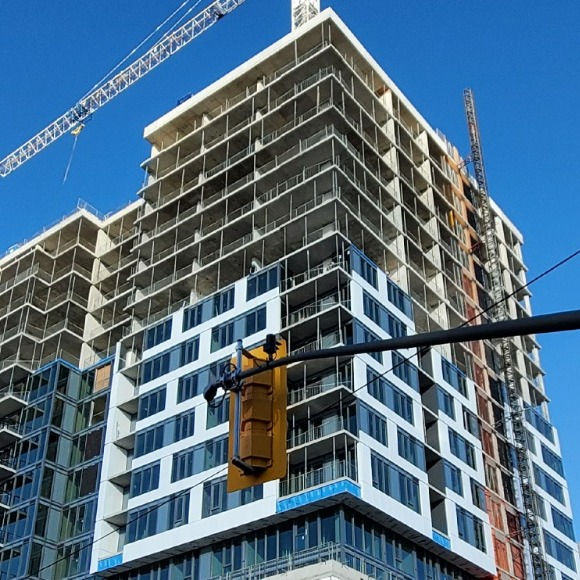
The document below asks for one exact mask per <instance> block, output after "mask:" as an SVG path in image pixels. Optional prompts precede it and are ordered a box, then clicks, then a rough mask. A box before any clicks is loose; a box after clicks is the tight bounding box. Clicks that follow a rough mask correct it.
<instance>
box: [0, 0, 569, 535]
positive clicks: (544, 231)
mask: <svg viewBox="0 0 580 580" xmlns="http://www.w3.org/2000/svg"><path fill="white" fill-rule="evenodd" d="M180 3H181V0H165V1H160V0H155V1H154V0H140V1H139V2H135V1H129V0H100V1H99V2H79V1H78V0H59V1H58V2H57V3H50V2H49V3H47V2H44V1H43V0H20V1H19V2H7V1H4V2H2V3H0V55H2V66H1V75H2V76H1V81H0V111H1V113H0V115H1V125H0V157H4V155H5V154H8V153H9V152H11V151H12V150H13V149H15V148H16V147H17V146H19V145H20V144H22V143H23V142H24V141H25V140H27V139H28V138H29V137H31V136H32V135H34V134H35V133H36V132H38V131H39V130H40V129H42V128H44V127H45V126H46V125H47V124H48V123H50V122H51V121H53V120H54V119H56V118H57V117H58V116H59V115H61V114H62V113H64V112H65V111H66V110H67V109H69V108H70V107H71V106H72V105H73V104H74V103H75V102H76V100H77V99H78V98H79V97H81V96H82V95H83V94H85V93H86V92H87V91H88V90H89V89H90V88H91V87H92V86H93V84H94V83H95V82H96V81H97V80H98V79H99V78H101V76H102V75H103V74H105V73H106V72H107V71H108V70H109V69H110V68H111V67H112V66H113V65H114V64H116V63H117V62H118V61H119V60H120V59H121V58H122V57H124V56H125V55H126V54H127V53H128V52H129V51H130V50H131V49H132V48H133V47H135V46H136V45H137V44H138V43H139V42H140V41H141V40H142V39H143V38H144V37H145V36H146V35H147V34H148V33H149V32H151V31H152V30H153V29H154V28H155V27H156V26H157V24H159V23H160V22H162V21H163V20H164V19H165V17H166V16H168V15H169V14H170V13H171V12H172V11H173V10H174V9H175V8H176V7H177V6H178V5H179V4H180ZM207 3H208V1H207V0H206V1H204V2H202V4H201V6H204V5H206V4H207ZM289 5H290V0H247V2H246V4H245V5H243V6H242V7H241V8H239V9H238V10H236V11H235V12H234V13H233V14H231V15H229V16H228V17H227V18H225V19H224V20H223V21H221V22H220V23H219V24H218V25H217V26H215V27H214V28H212V29H211V30H210V31H209V32H207V33H206V34H205V35H203V36H202V37H200V38H199V39H197V40H196V41H194V42H193V43H192V44H191V45H190V46H189V47H187V48H186V49H184V50H183V51H182V52H181V53H180V54H178V55H176V56H174V57H173V58H172V59H170V60H169V61H168V62H166V63H165V64H163V65H162V66H161V67H160V68H159V69H157V70H156V71H155V72H153V73H151V74H150V75H149V76H148V77H146V78H145V79H142V80H141V81H140V82H139V83H138V84H137V85H135V86H134V87H132V88H131V89H129V90H128V91H127V92H126V93H124V94H123V95H121V96H120V97H118V98H117V99H116V100H115V101H113V102H111V103H109V104H108V105H107V106H106V107H104V108H103V109H102V110H101V111H99V112H97V114H96V115H95V117H94V119H93V120H92V121H91V122H90V123H89V124H88V125H87V127H86V129H85V130H84V131H83V133H82V135H81V137H80V138H79V142H78V146H77V149H76V154H75V157H74V159H73V163H72V168H71V172H70V176H69V179H68V181H67V182H66V183H65V184H63V182H62V181H63V174H64V171H65V168H66V165H67V162H68V158H69V154H70V150H71V147H72V137H70V136H65V137H64V138H62V139H61V140H60V142H58V143H55V144H53V145H52V146H51V147H49V148H48V149H47V150H45V151H44V152H42V153H41V154H40V155H38V156H37V157H36V158H35V159H33V160H32V161H29V162H28V163H27V164H25V165H24V166H22V167H21V168H20V169H19V170H17V171H16V172H15V173H14V174H12V175H10V176H9V177H8V178H6V179H4V180H2V181H0V196H1V199H2V202H1V203H2V205H1V208H2V211H1V216H2V217H1V221H0V224H1V226H2V227H1V228H0V251H3V250H4V249H6V248H8V247H9V246H11V245H12V244H14V243H16V242H19V241H21V240H23V239H25V238H27V237H30V236H31V235H33V234H34V233H35V232H37V231H38V230H39V229H40V228H42V227H43V226H44V225H46V224H47V223H49V222H52V221H54V220H56V219H58V218H59V217H60V216H61V215H63V214H64V213H67V212H69V211H70V210H71V209H73V208H74V206H75V203H76V200H77V198H78V197H82V198H83V199H85V200H87V201H88V202H90V203H91V204H93V205H94V206H95V207H97V208H98V209H100V210H101V211H103V212H107V211H110V210H113V209H116V208H118V207H119V206H122V205H125V204H126V203H127V202H129V201H131V200H133V199H135V194H136V191H137V190H138V189H139V186H140V184H141V182H142V179H143V173H142V171H141V170H140V168H139V165H140V163H141V162H142V161H143V160H144V159H145V158H146V156H147V154H148V147H147V145H146V143H145V142H144V141H143V139H142V132H143V127H144V126H145V125H147V124H148V123H150V122H151V121H153V120H154V119H156V118H157V117H159V116H160V115H162V114H163V113H165V112H166V111H168V110H169V109H171V108H172V107H173V106H174V105H175V104H176V101H177V99H179V98H180V97H182V96H183V95H185V94H187V93H190V92H195V91H198V90H199V89H201V88H203V87H204V86H205V85H207V84H208V83H209V82H211V81H213V80H215V79H217V78H219V77H220V76H221V75H222V74H224V73H226V72H227V71H229V70H230V69H231V68H233V67H234V66H235V65H237V64H239V63H241V62H243V61H244V60H246V59H247V58H248V57H250V56H252V55H254V54H255V53H256V52H258V51H259V50H261V49H263V48H265V47H267V46H268V45H269V44H270V43H272V42H273V41H275V40H277V39H278V38H280V37H281V36H282V35H283V34H285V33H286V32H288V31H289V28H290V14H289V13H290V10H289ZM328 5H330V6H332V7H333V8H334V10H335V11H336V12H337V13H338V14H339V15H340V16H341V17H342V18H343V20H344V21H345V22H346V23H347V24H348V25H349V26H350V27H351V29H352V30H353V32H354V33H355V34H356V35H357V36H358V38H359V39H360V40H361V41H362V43H363V44H364V45H365V46H366V47H367V49H368V50H369V51H370V53H371V54H372V55H373V56H374V57H375V58H376V60H378V62H379V63H381V65H382V66H383V68H384V69H385V70H386V71H387V73H388V74H389V75H390V76H391V78H392V79H393V80H394V81H395V82H396V83H397V84H398V85H399V87H400V88H401V89H402V90H403V91H404V92H405V93H406V95H407V96H408V97H409V98H410V100H411V101H412V102H413V103H414V104H415V105H416V107H417V108H418V109H419V111H420V112H421V113H422V114H423V115H424V116H425V117H426V118H427V120H428V121H429V122H430V123H431V124H432V125H433V126H435V127H439V128H440V129H441V130H442V131H443V132H444V133H445V134H446V135H447V136H448V138H449V139H450V140H451V141H452V142H454V143H455V144H456V145H457V146H458V147H459V149H460V150H461V151H462V152H464V153H465V154H467V153H468V140H467V131H466V128H465V121H464V113H463V102H462V90H463V88H464V87H466V86H471V87H472V88H473V89H474V91H475V96H476V102H477V106H478V112H479V120H480V125H481V131H482V138H483V145H484V151H485V159H486V164H487V173H488V179H489V184H490V191H491V194H492V196H493V197H494V198H495V199H496V200H497V201H498V202H499V204H500V205H501V207H502V208H503V209H504V211H505V212H506V213H507V214H508V215H509V216H510V218H511V219H512V221H514V222H515V224H516V225H517V226H518V227H519V228H520V229H521V231H522V232H523V234H524V236H525V241H526V245H525V258H526V261H527V263H528V266H529V268H530V271H529V275H530V277H532V276H534V275H536V274H538V273H540V272H541V271H543V270H544V269H545V268H547V267H548V266H550V265H552V264H553V263H555V262H556V261H558V260H559V259H561V258H562V257H564V256H566V255H567V254H569V253H571V252H572V251H574V250H576V249H578V248H580V232H579V228H578V225H577V223H578V217H577V216H578V215H579V214H580V195H579V189H580V137H579V136H580V115H579V114H578V108H577V107H578V95H579V94H580V65H579V63H580V48H579V40H578V39H579V38H580V2H578V0H558V1H556V2H550V3H547V2H539V1H533V2H530V1H525V0H510V1H509V2H505V1H501V0H488V1H485V2H484V1H480V2H474V1H465V0H463V1H462V0H448V1H438V2H434V1H433V0H413V1H408V0H399V1H398V2H396V1H392V0H356V1H353V0H333V1H328V0H326V1H324V2H323V6H324V7H326V6H328ZM579 270H580V258H578V259H577V260H576V261H575V262H573V263H571V264H569V265H567V266H565V267H564V268H562V269H560V270H559V271H557V272H555V273H554V274H552V275H551V276H549V277H548V278H546V279H544V280H542V281H541V282H538V284H536V285H534V286H533V288H532V292H533V294H534V298H533V304H534V311H535V312H536V313H546V312H551V311H557V310H566V309H575V308H579V307H580V300H578V282H579V279H580V275H579V273H578V272H579ZM541 343H542V345H543V347H544V348H543V351H542V361H543V366H544V368H545V369H546V371H547V373H548V374H547V379H546V385H547V390H548V395H549V396H550V397H551V398H552V399H553V403H552V405H551V413H552V418H553V422H554V423H555V424H556V425H557V426H558V428H559V430H560V434H561V440H562V448H563V455H564V460H565V466H566V472H567V476H568V481H569V484H570V487H571V492H572V499H573V505H574V508H575V510H574V511H575V515H576V516H577V523H576V529H577V530H578V531H579V532H580V445H578V442H577V440H576V437H578V433H579V425H580V420H579V419H580V417H579V411H580V384H579V382H580V381H579V378H580V357H579V353H580V333H578V332H575V333H566V334H561V335H553V336H550V337H542V338H541ZM578 535H580V533H579V534H578Z"/></svg>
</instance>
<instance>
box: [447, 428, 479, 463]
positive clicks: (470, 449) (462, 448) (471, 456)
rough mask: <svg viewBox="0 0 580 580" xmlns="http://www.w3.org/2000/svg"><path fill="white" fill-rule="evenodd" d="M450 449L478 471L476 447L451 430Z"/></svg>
mask: <svg viewBox="0 0 580 580" xmlns="http://www.w3.org/2000/svg"><path fill="white" fill-rule="evenodd" d="M449 448H450V449H451V453H453V455H455V457H457V458H458V459H461V461H463V462H464V463H467V465H469V466H470V467H472V468H473V469H476V463H475V447H474V446H473V445H472V444H471V443H470V442H469V441H467V440H466V439H465V438H463V437H462V436H461V435H459V433H456V432H455V431H454V430H453V429H451V428H450V429H449Z"/></svg>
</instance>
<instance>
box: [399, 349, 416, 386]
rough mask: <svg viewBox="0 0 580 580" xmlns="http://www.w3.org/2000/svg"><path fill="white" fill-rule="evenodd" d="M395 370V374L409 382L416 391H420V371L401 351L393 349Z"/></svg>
mask: <svg viewBox="0 0 580 580" xmlns="http://www.w3.org/2000/svg"><path fill="white" fill-rule="evenodd" d="M393 372H394V373H395V376H397V377H399V378H400V379H401V380H402V381H404V382H405V383H407V384H408V385H409V386H410V387H411V388H412V389H414V390H415V391H417V392H418V391H419V371H418V370H417V367H416V366H415V365H414V364H413V363H411V362H409V361H408V360H407V359H406V358H405V357H404V356H403V355H402V354H401V353H400V352H397V351H396V350H394V351H393Z"/></svg>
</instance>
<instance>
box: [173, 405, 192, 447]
mask: <svg viewBox="0 0 580 580" xmlns="http://www.w3.org/2000/svg"><path fill="white" fill-rule="evenodd" d="M194 429H195V409H190V410H189V411H185V412H184V413H181V414H179V415H177V416H176V417H175V435H174V438H173V441H181V440H182V439H186V438H187V437H191V436H192V435H193V431H194Z"/></svg>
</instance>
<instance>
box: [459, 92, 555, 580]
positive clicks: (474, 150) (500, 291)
mask: <svg viewBox="0 0 580 580" xmlns="http://www.w3.org/2000/svg"><path fill="white" fill-rule="evenodd" d="M463 100H464V104H465V114H466V117H467V128H468V130H469V140H470V145H471V161H472V163H473V170H474V173H475V179H476V181H477V187H478V196H477V200H478V202H479V209H480V212H481V218H482V226H483V227H480V230H481V231H480V233H481V234H483V241H484V243H485V247H486V255H487V259H486V262H487V267H488V271H489V278H490V290H491V294H492V298H493V302H494V305H495V312H494V314H495V319H496V320H497V321H504V320H507V319H508V318H509V315H508V308H507V303H506V292H505V287H504V282H503V274H502V268H501V263H500V257H499V248H498V243H497V239H496V232H495V226H494V216H493V214H492V211H491V204H490V199H489V193H488V188H487V176H486V174H485V166H484V163H483V152H482V148H481V139H480V134H479V123H478V121H477V114H476V110H475V99H474V96H473V91H472V90H471V89H465V90H464V92H463ZM500 346H501V353H502V356H503V362H504V378H505V383H506V388H507V393H508V404H509V411H510V413H509V417H510V424H511V428H512V432H513V439H514V446H515V452H516V457H517V468H518V471H519V485H520V488H521V498H522V501H521V503H522V504H523V505H522V506H521V507H523V512H524V513H523V529H524V536H525V540H526V541H527V543H528V547H529V551H530V558H531V564H532V572H533V578H535V579H536V580H548V578H550V575H549V570H548V567H547V563H546V561H545V558H544V555H543V547H542V540H541V536H540V525H539V522H538V513H537V509H536V503H535V499H534V490H533V487H532V478H531V472H530V462H529V456H528V450H527V438H526V429H525V426H524V408H523V405H522V401H521V399H520V395H519V393H518V391H517V388H516V382H515V376H514V366H513V360H512V352H511V345H510V340H509V339H508V338H502V339H501V341H500Z"/></svg>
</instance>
